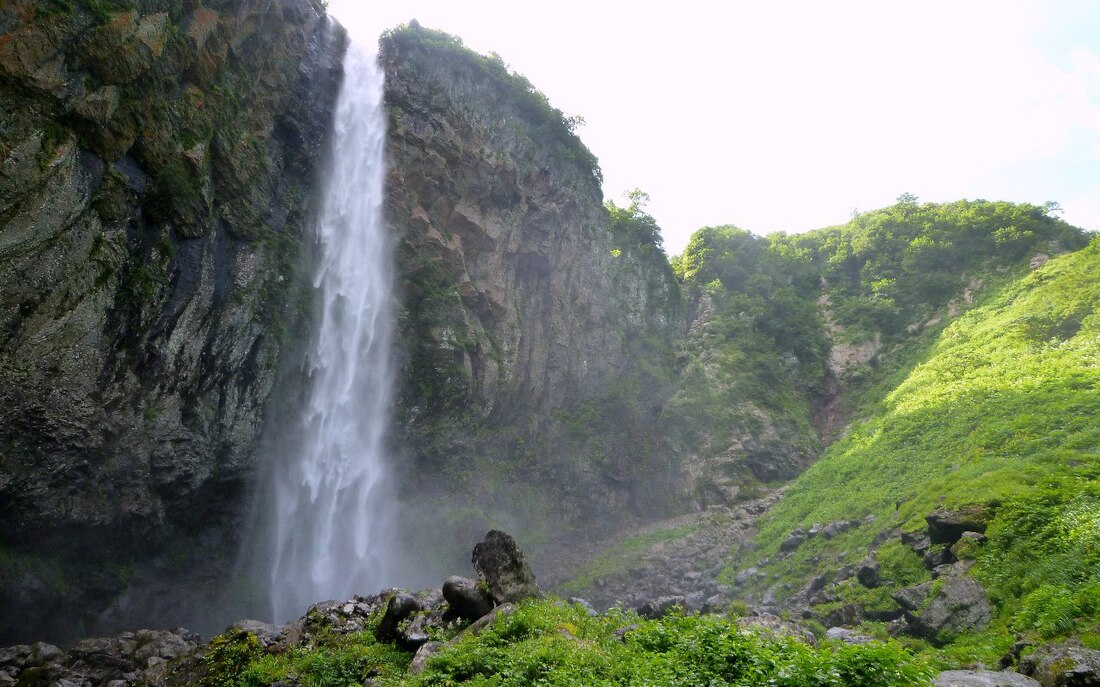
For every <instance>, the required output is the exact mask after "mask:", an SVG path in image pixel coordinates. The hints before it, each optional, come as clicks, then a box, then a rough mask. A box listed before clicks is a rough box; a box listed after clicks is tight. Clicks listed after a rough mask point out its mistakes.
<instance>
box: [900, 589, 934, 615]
mask: <svg viewBox="0 0 1100 687" xmlns="http://www.w3.org/2000/svg"><path fill="white" fill-rule="evenodd" d="M931 590H932V583H931V582H922V583H921V584H915V585H913V586H911V587H903V588H902V589H898V590H895V591H894V592H891V593H890V598H892V599H893V600H894V601H896V602H897V603H898V605H899V606H901V607H902V608H903V609H905V610H907V611H915V610H917V609H918V608H920V607H921V604H923V603H924V600H925V599H927V598H928V592H929V591H931Z"/></svg>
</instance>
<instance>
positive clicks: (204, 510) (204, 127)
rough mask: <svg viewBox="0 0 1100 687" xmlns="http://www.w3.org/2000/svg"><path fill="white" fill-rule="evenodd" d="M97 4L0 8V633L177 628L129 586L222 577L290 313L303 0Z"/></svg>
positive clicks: (333, 31) (299, 205)
mask: <svg viewBox="0 0 1100 687" xmlns="http://www.w3.org/2000/svg"><path fill="white" fill-rule="evenodd" d="M99 4H100V5H102V6H103V7H104V8H106V9H107V10H108V11H106V12H104V11H103V9H102V8H101V9H100V10H99V11H98V12H93V11H91V10H90V9H88V8H89V7H91V4H89V3H54V4H53V5H50V4H49V3H41V2H34V1H32V0H14V2H8V3H5V5H4V7H5V9H4V10H3V11H2V14H3V17H4V20H3V23H2V25H0V26H2V30H4V31H6V33H4V34H3V35H0V111H3V112H4V113H5V114H4V117H3V120H4V121H3V125H2V126H0V456H2V458H0V553H2V554H3V555H0V641H3V640H9V641H10V640H17V639H19V638H22V637H51V638H56V639H65V638H66V637H71V636H72V635H73V634H75V633H77V632H81V631H83V632H86V631H87V630H88V629H89V628H98V629H104V628H106V629H110V628H111V627H117V626H119V625H122V624H131V623H132V624H138V623H139V622H151V621H152V620H153V619H154V618H156V620H157V621H158V622H160V623H175V622H184V621H185V620H187V619H188V618H184V617H180V616H185V615H187V613H186V609H188V608H189V607H191V606H192V604H189V603H186V602H182V601H181V600H180V599H178V598H177V599H175V600H174V601H173V602H172V603H171V604H169V605H164V604H163V601H162V600H161V599H163V598H164V597H166V596H167V595H166V594H164V593H163V592H164V591H165V589H164V588H160V589H157V588H153V587H152V586H150V585H152V583H148V584H146V586H145V591H142V590H141V589H139V588H135V585H137V584H138V583H140V582H141V581H142V580H145V581H149V580H156V581H158V583H161V582H164V581H165V580H170V578H172V577H173V576H174V575H175V576H181V575H182V574H186V575H187V576H188V579H187V580H186V583H184V582H183V581H182V580H179V582H180V584H178V585H174V584H171V583H170V582H165V584H167V585H168V588H171V587H175V588H176V589H177V590H178V589H192V590H193V589H198V588H202V587H210V588H218V587H220V586H221V585H219V584H218V583H217V581H216V579H217V576H218V575H219V574H220V571H221V570H222V569H223V568H224V567H225V565H226V561H228V560H230V559H231V555H230V553H231V551H232V549H233V548H234V547H235V545H236V542H235V537H236V535H235V534H234V532H235V531H236V530H237V529H238V522H237V517H238V514H239V512H240V508H241V506H240V504H241V503H242V498H243V496H244V483H245V480H246V478H247V477H248V476H249V474H250V472H251V470H252V469H253V467H254V465H255V454H256V446H257V439H258V437H259V433H260V430H261V427H262V425H263V423H264V421H265V414H266V412H267V410H268V408H269V403H268V401H269V399H270V397H271V396H272V390H273V389H274V388H275V385H276V371H277V369H278V368H279V365H280V360H281V359H282V358H283V357H284V353H285V351H286V349H287V346H288V343H289V341H290V339H288V338H287V337H286V336H285V333H286V332H287V331H288V330H290V329H293V328H294V327H295V326H297V325H298V324H299V321H300V320H301V319H302V318H303V317H304V315H305V312H306V310H307V309H308V307H307V306H308V300H303V299H301V298H299V297H298V296H297V295H295V294H297V293H299V291H298V284H299V282H298V279H297V277H298V273H297V271H296V267H295V265H296V264H298V263H303V262H304V261H303V260H300V259H299V257H300V246H301V244H302V242H303V241H302V239H303V237H304V235H305V224H306V220H307V218H308V216H309V213H310V199H311V198H312V197H313V188H312V185H311V184H312V182H313V177H314V170H315V169H316V168H317V165H318V162H319V159H320V152H321V150H322V144H323V141H324V137H325V133H326V131H327V129H328V127H329V122H330V120H331V108H332V106H333V102H334V100H335V96H336V91H337V88H338V85H339V79H340V62H341V54H342V51H343V48H344V45H345V38H344V34H343V31H342V29H340V28H339V27H338V26H337V25H335V24H334V23H332V22H330V21H329V20H327V19H326V18H325V17H324V16H323V15H322V14H321V13H320V12H319V11H318V10H317V9H316V6H317V3H315V2H311V1H310V0H275V1H274V2H256V1H254V0H243V1H241V0H210V1H208V2H203V3H201V4H202V7H199V6H197V4H196V3H184V5H186V7H184V8H183V9H182V10H179V11H178V12H165V11H148V12H145V13H143V12H140V11H137V10H123V11H115V12H112V11H109V10H110V8H111V7H113V6H114V5H121V4H122V3H115V4H112V3H99ZM131 4H132V3H131ZM157 4H158V3H140V5H141V6H142V7H147V6H149V5H157ZM159 4H163V3H159ZM180 561H188V564H187V565H183V566H181V565H179V562H180ZM184 571H186V572H184ZM196 582H198V583H196ZM128 588H129V589H128ZM112 602H115V603H114V605H113V608H112V610H111V611H110V612H109V614H108V615H107V616H104V615H103V613H104V611H105V609H107V608H108V606H109V605H110V604H112Z"/></svg>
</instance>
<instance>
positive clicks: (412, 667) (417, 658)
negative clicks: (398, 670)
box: [409, 642, 443, 675]
mask: <svg viewBox="0 0 1100 687" xmlns="http://www.w3.org/2000/svg"><path fill="white" fill-rule="evenodd" d="M442 648H443V643H442V642H427V643H425V644H424V645H423V646H421V647H420V648H419V649H417V650H416V654H414V655H413V658H412V661H410V662H409V675H419V674H420V673H423V672H424V669H425V668H427V667H428V659H429V658H431V657H432V656H435V655H436V654H438V653H439V651H440V649H442Z"/></svg>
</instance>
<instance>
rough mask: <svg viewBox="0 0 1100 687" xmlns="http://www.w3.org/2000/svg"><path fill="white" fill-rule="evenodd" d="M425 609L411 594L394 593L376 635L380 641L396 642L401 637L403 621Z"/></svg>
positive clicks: (375, 632)
mask: <svg viewBox="0 0 1100 687" xmlns="http://www.w3.org/2000/svg"><path fill="white" fill-rule="evenodd" d="M421 610H423V607H422V606H421V605H420V602H419V601H418V600H417V598H416V597H415V596H413V595H411V594H394V595H393V596H391V597H390V601H389V603H388V604H386V612H385V613H384V614H383V615H382V620H381V622H379V623H378V628H377V629H376V630H375V631H374V636H375V637H377V638H378V641H380V642H396V641H398V640H400V639H401V623H402V621H404V620H405V619H407V618H408V617H409V616H411V615H412V614H413V613H416V612H418V611H421Z"/></svg>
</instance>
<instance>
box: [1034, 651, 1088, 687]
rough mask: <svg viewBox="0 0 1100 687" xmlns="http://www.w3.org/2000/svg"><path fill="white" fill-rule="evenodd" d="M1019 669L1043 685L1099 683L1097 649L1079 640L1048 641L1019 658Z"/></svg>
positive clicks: (1072, 686)
mask: <svg viewBox="0 0 1100 687" xmlns="http://www.w3.org/2000/svg"><path fill="white" fill-rule="evenodd" d="M1019 671H1020V672H1021V673H1023V674H1025V675H1030V676H1031V677H1033V678H1035V679H1036V680H1038V681H1039V683H1040V684H1041V685H1042V686H1043V687H1096V686H1097V685H1100V651H1096V650H1095V649H1088V648H1085V647H1083V646H1081V645H1079V644H1070V643H1065V644H1048V645H1046V646H1041V647H1039V648H1038V649H1036V650H1035V652H1034V653H1032V654H1030V655H1028V656H1024V657H1023V658H1021V659H1020V667H1019Z"/></svg>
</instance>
